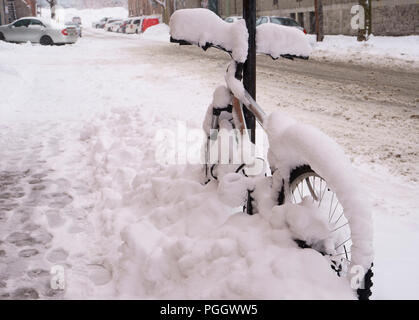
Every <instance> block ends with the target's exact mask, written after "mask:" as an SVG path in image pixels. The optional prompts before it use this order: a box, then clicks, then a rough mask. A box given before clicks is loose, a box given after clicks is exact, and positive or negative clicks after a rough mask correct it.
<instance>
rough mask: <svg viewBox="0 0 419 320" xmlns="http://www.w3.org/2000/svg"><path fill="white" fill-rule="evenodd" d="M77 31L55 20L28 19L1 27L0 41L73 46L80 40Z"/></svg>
mask: <svg viewBox="0 0 419 320" xmlns="http://www.w3.org/2000/svg"><path fill="white" fill-rule="evenodd" d="M78 38H79V36H78V33H77V29H76V27H74V26H65V25H62V24H59V23H57V22H56V21H53V20H47V19H41V18H34V17H27V18H21V19H18V20H16V21H14V22H12V23H10V24H7V25H4V26H0V40H4V41H9V42H28V41H30V42H33V43H40V44H42V45H53V44H71V43H75V42H76V41H77V40H78Z"/></svg>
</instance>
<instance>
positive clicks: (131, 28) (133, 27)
mask: <svg viewBox="0 0 419 320" xmlns="http://www.w3.org/2000/svg"><path fill="white" fill-rule="evenodd" d="M143 20H144V17H134V18H132V20H131V22H130V23H129V24H128V25H127V27H126V29H125V33H131V34H132V33H141V30H142V24H143Z"/></svg>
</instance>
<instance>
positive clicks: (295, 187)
mask: <svg viewBox="0 0 419 320" xmlns="http://www.w3.org/2000/svg"><path fill="white" fill-rule="evenodd" d="M307 197H309V198H311V201H312V203H313V204H314V205H315V206H316V207H317V208H318V209H319V212H320V213H321V220H323V221H325V222H326V223H327V224H328V227H329V230H330V237H328V238H327V239H318V240H317V241H318V242H314V243H310V244H308V243H306V241H304V240H301V239H295V241H296V243H297V244H298V245H299V246H300V247H301V248H312V249H315V250H317V251H318V252H319V253H321V254H322V255H323V256H325V257H327V258H328V259H329V260H330V264H331V267H332V269H333V270H335V271H336V273H337V275H338V276H344V275H346V274H347V272H348V271H349V270H348V268H349V266H350V263H351V246H352V240H351V230H350V225H349V222H348V220H347V218H346V217H345V214H344V208H343V207H342V205H341V203H340V202H339V199H338V198H337V195H336V193H335V192H334V191H333V190H332V189H331V188H330V187H329V185H328V183H327V181H326V180H324V179H323V178H322V177H321V176H319V175H318V174H317V173H316V172H315V171H314V170H312V169H311V167H310V166H309V165H302V166H299V167H296V168H294V169H293V170H292V171H291V173H290V178H289V195H288V199H289V201H291V202H292V203H294V204H301V203H302V202H303V200H305V199H307ZM285 201H286V196H285V194H284V188H282V190H281V192H280V195H279V202H282V203H283V202H285ZM282 203H280V204H282ZM325 240H326V241H325ZM371 268H372V265H371ZM371 268H370V269H369V270H368V271H367V273H366V275H365V278H364V288H363V289H357V295H358V299H359V300H368V299H369V297H370V296H371V294H372V292H371V288H372V285H373V283H372V277H373V272H372V269H371Z"/></svg>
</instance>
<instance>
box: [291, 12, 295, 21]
mask: <svg viewBox="0 0 419 320" xmlns="http://www.w3.org/2000/svg"><path fill="white" fill-rule="evenodd" d="M290 17H291V19H294V20H295V18H296V16H295V12H292V13H290Z"/></svg>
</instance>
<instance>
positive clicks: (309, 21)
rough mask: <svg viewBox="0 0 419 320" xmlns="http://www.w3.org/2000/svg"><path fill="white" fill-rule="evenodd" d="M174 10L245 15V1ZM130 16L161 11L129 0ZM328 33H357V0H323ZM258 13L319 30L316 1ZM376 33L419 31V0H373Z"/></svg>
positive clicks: (290, 1) (197, 3) (181, 1)
mask: <svg viewBox="0 0 419 320" xmlns="http://www.w3.org/2000/svg"><path fill="white" fill-rule="evenodd" d="M166 1H167V2H168V3H170V5H171V8H172V11H174V10H176V9H182V8H199V7H204V8H209V9H211V10H213V11H214V12H216V13H217V14H218V15H220V16H221V17H222V18H225V17H228V16H233V15H242V12H243V0H166ZM128 2H129V8H130V15H131V16H139V15H149V14H161V13H162V6H160V5H158V4H157V3H156V2H155V1H154V0H128ZM322 2H323V28H324V33H325V34H344V35H356V34H357V30H356V29H353V28H352V27H351V21H352V19H353V17H354V13H351V10H353V9H352V8H353V7H354V6H356V5H357V4H358V1H357V0H323V1H322ZM256 9H257V15H258V16H263V15H278V16H284V17H291V18H294V19H295V20H297V21H298V22H299V23H300V24H301V25H302V26H303V27H304V28H305V29H306V30H307V32H309V33H314V32H315V12H314V0H257V1H256ZM372 33H373V34H374V35H377V36H380V35H387V36H402V35H412V34H419V1H418V0H372Z"/></svg>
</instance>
